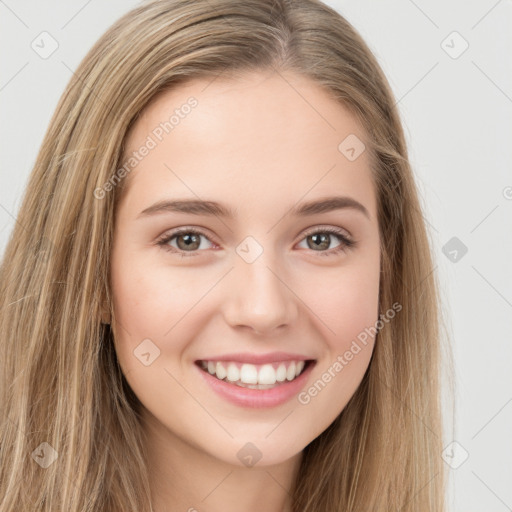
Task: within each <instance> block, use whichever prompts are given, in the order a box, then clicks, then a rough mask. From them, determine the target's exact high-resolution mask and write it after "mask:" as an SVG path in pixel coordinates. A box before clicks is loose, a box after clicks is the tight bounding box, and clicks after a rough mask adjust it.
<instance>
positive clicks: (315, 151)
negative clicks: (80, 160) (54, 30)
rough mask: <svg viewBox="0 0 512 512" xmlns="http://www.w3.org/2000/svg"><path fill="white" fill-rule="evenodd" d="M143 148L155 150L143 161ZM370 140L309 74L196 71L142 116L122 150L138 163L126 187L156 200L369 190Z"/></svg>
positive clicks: (126, 155) (349, 114)
mask: <svg viewBox="0 0 512 512" xmlns="http://www.w3.org/2000/svg"><path fill="white" fill-rule="evenodd" d="M144 146H147V147H149V146H151V148H150V150H149V151H143V152H144V153H145V156H144V157H143V158H141V159H137V160H136V159H134V158H133V154H134V152H139V153H140V150H141V149H142V148H143V147H144ZM365 146H366V148H368V144H367V138H366V134H365V132H364V130H363V129H362V127H361V126H360V123H359V122H358V121H357V119H356V118H355V116H354V115H353V114H351V112H350V110H349V109H348V108H347V107H345V106H344V105H342V104H341V103H339V102H336V101H335V100H334V99H333V98H332V97H331V96H330V94H329V93H328V92H326V91H325V90H324V89H323V88H322V87H320V86H319V85H318V84H317V83H316V82H313V81H312V80H310V79H308V78H305V77H302V76H300V75H296V74H292V73H282V72H279V73H278V72H274V71H272V72H253V73H247V74H245V75H241V76H240V75H239V76H237V77H226V76H224V77H223V78H220V77H217V78H196V79H193V80H190V81H188V82H185V83H182V84H180V85H178V86H177V87H175V88H174V89H171V90H168V91H165V92H163V93H160V94H159V95H158V96H157V97H155V98H154V100H153V101H152V102H151V103H150V104H149V105H148V106H147V107H146V108H145V109H144V111H143V112H142V113H141V115H140V116H139V118H138V119H137V121H136V122H135V124H134V126H133V128H132V130H131V132H130V133H129V135H128V138H127V144H126V150H125V153H124V157H123V161H124V162H128V160H130V159H131V160H132V164H133V170H132V171H131V172H130V173H129V181H128V182H127V183H125V187H126V189H127V194H128V195H129V194H130V191H131V190H132V189H134V188H135V189H136V191H137V196H139V197H140V196H141V195H142V196H147V197H148V198H149V196H151V197H154V196H155V195H158V194H159V193H161V192H163V191H166V192H169V193H173V192H175V193H176V194H175V195H183V193H187V195H189V196H190V195H191V194H195V195H197V196H200V195H201V194H204V195H215V194H219V195H220V196H222V197H225V196H226V195H228V196H232V197H236V196H237V194H238V195H239V196H240V197H243V196H244V195H246V197H249V196H250V193H251V192H252V193H253V196H254V195H258V194H260V196H261V194H265V195H267V196H268V197H269V199H271V198H274V199H276V200H278V199H279V196H280V195H281V196H283V195H288V196H290V197H293V196H297V199H298V198H299V197H300V196H304V194H308V193H309V192H308V191H310V192H314V193H316V194H317V195H318V194H320V195H321V194H322V193H323V194H332V193H333V192H336V191H338V192H340V193H342V192H351V193H353V194H356V195H360V196H361V195H366V196H368V194H369V193H370V194H373V183H372V179H371V171H370V157H369V154H368V153H369V151H368V150H366V149H364V148H365ZM347 149H348V150H349V152H348V153H347ZM352 149H355V151H356V154H355V156H356V158H355V159H354V158H353V157H354V151H351V150H352ZM358 153H360V154H359V155H358ZM135 160H136V161H135ZM270 189H274V190H270ZM335 189H337V190H335ZM132 192H133V190H132ZM371 203H374V201H373V198H372V201H371ZM367 207H368V209H369V210H370V211H372V209H373V208H374V204H368V206H367Z"/></svg>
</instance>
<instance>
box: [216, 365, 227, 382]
mask: <svg viewBox="0 0 512 512" xmlns="http://www.w3.org/2000/svg"><path fill="white" fill-rule="evenodd" d="M215 373H216V374H217V378H218V379H220V380H222V379H224V378H225V377H226V375H227V372H226V368H224V366H223V365H222V363H217V366H216V368H215Z"/></svg>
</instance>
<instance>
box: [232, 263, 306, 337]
mask: <svg viewBox="0 0 512 512" xmlns="http://www.w3.org/2000/svg"><path fill="white" fill-rule="evenodd" d="M228 282H229V284H228V286H227V288H226V290H227V298H226V300H225V301H224V318H225V320H226V322H227V323H228V324H229V325H230V326H232V327H234V328H246V329H250V330H252V331H253V332H255V333H257V334H263V335H272V334H273V333H274V332H277V331H279V332H280V329H279V328H281V329H283V328H284V327H285V326H290V325H292V324H293V323H294V322H295V321H296V320H297V317H298V304H297V300H298V299H297V297H296V295H295V294H294V293H293V291H292V290H291V289H290V288H289V286H288V284H287V283H286V276H285V275H284V273H283V272H279V271H277V270H275V269H272V268H271V267H270V266H269V265H268V261H267V260H266V259H265V258H263V255H262V256H261V257H260V258H258V259H257V260H256V261H255V262H253V263H246V262H245V261H243V260H241V259H239V260H238V261H237V262H236V264H235V269H234V270H233V271H232V272H231V273H230V279H229V281H228Z"/></svg>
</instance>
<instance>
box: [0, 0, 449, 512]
mask: <svg viewBox="0 0 512 512" xmlns="http://www.w3.org/2000/svg"><path fill="white" fill-rule="evenodd" d="M270 69H274V70H276V71H277V72H280V71H283V70H290V71H292V72H295V73H299V74H301V75H303V76H306V77H308V78H310V79H312V80H314V81H315V82H316V83H317V84H319V85H320V86H322V87H323V88H324V89H325V90H326V91H327V92H328V93H329V94H331V96H332V98H333V99H334V100H336V101H339V102H341V103H343V105H345V106H346V107H348V108H349V109H350V110H351V111H352V112H353V113H354V114H355V115H356V116H357V118H358V119H359V120H360V121H361V123H362V124H363V126H364V127H365V129H366V131H367V134H368V137H369V140H370V141H371V148H369V149H370V150H371V154H372V172H373V176H374V183H375V187H376V192H377V197H378V217H379V219H378V220H379V229H380V237H381V255H382V259H381V261H382V268H381V283H380V298H379V305H380V311H386V310H388V309H390V308H391V307H392V304H394V303H396V302H398V303H399V304H401V305H402V306H403V308H402V310H401V311H400V313H399V314H397V315H396V317H395V318H394V319H393V320H392V321H391V322H389V323H388V324H387V325H386V326H385V328H384V329H382V330H381V331H380V332H379V333H378V336H377V339H376V344H375V348H374V353H373V355H372V359H371V362H370V365H369V367H368V369H367V372H366V373H365V376H364V378H363V380H362V382H361V384H360V386H359V388H358V389H357V391H356V393H355V394H354V395H353V397H352V398H351V400H350V401H349V403H348V404H347V406H346V407H345V409H344V410H343V411H342V413H341V414H340V415H339V416H338V417H337V419H336V420H335V421H334V422H333V423H332V424H331V425H330V426H329V428H328V429H327V430H326V431H325V432H323V433H322V434H321V435H320V436H318V437H317V438H316V439H314V440H313V441H312V442H311V443H310V444H309V445H308V446H307V447H306V448H305V449H304V452H303V460H302V464H301V466H300V469H299V473H298V477H297V481H296V483H295V487H294V489H293V494H292V498H293V510H294V511H295V512H299V511H300V512H342V511H343V512H356V511H358V512H360V511H369V510H371V511H373V512H389V511H391V510H393V511H395V510H400V511H401V512H413V511H421V512H427V511H432V512H434V511H435V512H441V511H443V510H444V509H445V508H444V507H445V505H444V493H445V472H444V470H443V461H442V459H441V451H442V423H441V400H440V389H441V386H440V366H441V359H442V343H441V341H440V340H441V338H442V337H441V336H440V324H441V322H440V312H439V309H440V308H439V298H438V291H437V290H438V286H437V283H436V277H435V274H434V273H433V272H432V268H433V262H432V256H431V249H430V242H429V238H428V234H427V232H426V229H425V221H424V219H423V217H422V213H421V211H422V207H421V205H420V202H419V198H418V194H417V190H416V186H415V183H414V178H413V175H412V172H411V168H410V165H409V161H408V156H407V149H406V144H405V139H404V134H403V129H402V126H401V122H400V119H399V115H398V112H397V108H396V105H395V100H394V98H393V95H392V93H391V90H390V87H389V85H388V82H387V80H386V78H385V76H384V74H383V72H382V71H381V69H380V67H379V65H378V63H377V60H376V59H375V57H374V56H373V54H372V53H371V51H370V50H369V48H368V47H367V45H366V44H365V42H364V41H363V40H362V38H361V37H360V36H359V34H358V33H357V32H356V31H355V30H354V28H353V27H352V26H351V25H350V24H349V23H348V22H347V21H346V20H345V19H344V18H343V17H342V16H341V15H340V14H338V13H337V12H336V11H334V10H333V9H331V8H329V7H327V6H326V5H324V4H323V3H321V2H320V1H316V0H294V1H293V2H292V1H290V0H288V1H287V0H244V1H243V2H238V1H235V0H160V1H156V0H155V1H149V2H146V3H144V4H142V5H140V6H139V7H137V8H135V9H133V10H132V11H130V12H128V13H127V14H126V15H124V16H123V17H122V18H121V19H119V20H118V21H117V22H116V23H115V24H114V25H113V26H112V27H111V28H110V29H109V30H108V31H107V32H106V33H105V34H104V35H103V36H102V37H101V38H100V40H99V41H98V42H97V43H96V44H95V45H94V47H93V48H92V49H91V50H90V51H89V53H88V54H87V56H86V57H85V58H84V60H83V61H82V63H81V64H80V66H79V67H78V69H77V70H76V73H75V74H74V76H73V77H72V79H71V81H70V83H69V84H68V86H67V88H66V90H65V92H64V94H63V95H62V98H61V99H60V102H59V104H58V106H57V109H56V111H55V114H54V116H53V118H52V120H51V122H50V125H49V128H48V131H47V133H46V134H45V137H44V140H43V143H42V146H41V148H40V151H39V154H38V157H37V160H36V162H35V165H34V169H33V171H32V174H31V176H30V180H29V182H28V186H27V189H26V192H25V195H24V198H23V203H22V206H21V208H20V210H19V213H18V216H17V222H16V224H15V226H14V229H13V232H12V235H11V238H10V240H9V242H8V245H7V247H6V250H5V255H4V259H3V261H2V265H1V268H0V304H1V309H0V365H1V366H0V369H1V376H0V404H1V407H2V410H1V416H0V429H1V430H0V443H1V444H0V455H1V464H0V512H12V511H19V510H40V511H52V512H55V511H57V510H59V511H60V510H66V511H70V512H78V511H116V512H127V511H137V512H149V510H150V488H149V482H148V474H147V467H146V459H145V455H144V453H145V452H144V435H143V432H142V431H141V427H140V421H139V420H140V406H141V404H140V402H139V401H138V399H137V397H136V396H135V395H134V393H133V392H132V390H131V389H130V388H129V386H128V385H127V382H126V380H125V379H124V376H123V374H122V372H121V370H120V367H119V365H118V363H117V358H116V354H115V350H114V346H113V333H112V331H111V329H110V328H109V327H108V326H105V325H103V324H102V323H101V311H102V306H103V305H105V304H107V305H108V306H107V307H108V308H109V309H110V313H111V315H112V322H113V323H114V322H115V311H113V310H112V308H111V303H112V301H111V298H112V294H111V287H110V280H109V268H110V253H111V244H112V238H113V227H114V215H115V211H116V205H117V204H118V201H119V197H120V194H121V192H122V190H123V183H122V182H121V183H119V185H118V186H112V190H111V191H110V192H107V193H105V194H104V197H102V198H101V199H99V198H98V197H97V194H95V192H94V191H95V190H97V189H98V187H102V186H104V184H105V183H107V182H109V180H110V182H111V180H112V176H114V175H115V173H116V171H117V170H118V169H119V166H120V165H121V163H122V161H121V158H122V154H123V151H124V144H125V141H126V137H127V134H128V132H129V130H130V128H131V127H132V126H133V123H134V122H135V121H136V119H137V116H138V115H139V114H140V112H141V111H142V110H143V109H144V108H145V107H146V106H147V105H148V104H149V102H150V101H151V100H152V99H154V98H155V96H156V95H157V94H158V93H160V92H162V91H164V90H166V89H170V88H174V87H177V86H179V85H180V84H183V83H184V82H185V81H186V80H189V79H193V78H199V77H211V78H212V79H213V78H214V77H215V76H217V75H219V74H221V73H231V74H236V73H244V72H245V71H251V70H270ZM340 142H341V141H340ZM45 443H46V444H45Z"/></svg>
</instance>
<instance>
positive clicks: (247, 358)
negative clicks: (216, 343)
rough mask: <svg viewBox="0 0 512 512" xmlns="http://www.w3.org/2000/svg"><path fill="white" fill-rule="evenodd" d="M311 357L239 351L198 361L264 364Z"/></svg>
mask: <svg viewBox="0 0 512 512" xmlns="http://www.w3.org/2000/svg"><path fill="white" fill-rule="evenodd" d="M312 359H313V358H312V357H306V356H303V355H300V354H290V353H288V352H269V353H267V354H254V353H250V354H249V353H241V352H238V353H236V354H224V355H222V356H213V357H204V358H202V359H199V361H225V362H226V361H233V362H235V363H249V364H266V363H277V362H280V361H308V360H312Z"/></svg>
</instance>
